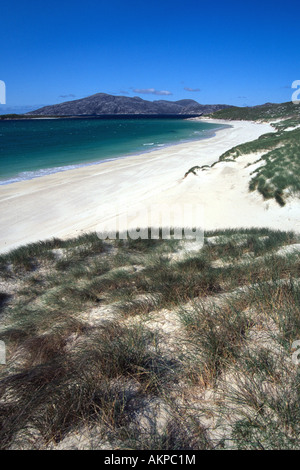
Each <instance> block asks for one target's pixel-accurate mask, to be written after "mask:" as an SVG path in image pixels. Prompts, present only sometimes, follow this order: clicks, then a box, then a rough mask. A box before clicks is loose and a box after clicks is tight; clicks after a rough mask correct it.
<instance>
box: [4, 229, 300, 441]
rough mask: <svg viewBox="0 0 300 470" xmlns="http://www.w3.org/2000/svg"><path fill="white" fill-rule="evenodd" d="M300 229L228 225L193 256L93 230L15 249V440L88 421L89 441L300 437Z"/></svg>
mask: <svg viewBox="0 0 300 470" xmlns="http://www.w3.org/2000/svg"><path fill="white" fill-rule="evenodd" d="M297 242H299V240H298V238H297V236H296V235H295V234H293V233H291V232H278V231H272V230H268V229H248V230H246V229H244V230H223V231H222V230H220V231H215V232H207V233H206V234H205V243H204V246H203V248H202V249H199V247H197V248H195V251H192V252H189V253H186V254H185V255H184V256H182V255H180V256H179V254H180V253H182V249H184V246H185V241H179V240H174V239H173V240H172V239H171V240H161V239H159V240H137V241H133V240H115V241H112V240H106V241H101V240H99V239H98V237H97V236H96V234H90V235H82V236H81V237H79V238H77V239H72V240H68V241H61V240H57V239H55V240H50V241H46V242H42V243H37V244H31V245H29V246H25V247H21V248H19V249H17V250H13V251H12V252H10V253H8V254H7V255H2V256H1V259H0V261H1V271H0V280H1V283H2V284H1V285H2V287H1V296H0V302H1V303H0V308H1V317H0V318H1V327H0V340H2V341H4V342H5V344H6V347H7V364H6V365H2V366H0V414H1V427H0V445H1V448H2V449H20V448H21V449H22V448H29V449H47V448H60V446H61V448H68V446H69V445H70V442H73V443H75V444H74V445H75V447H76V445H77V444H76V442H77V440H78V436H81V435H82V436H83V435H84V432H85V431H84V430H88V432H89V433H92V434H93V439H92V438H91V437H90V438H86V439H87V440H86V441H85V442H84V444H80V445H83V448H94V447H96V448H105V446H107V445H109V446H110V448H126V449H128V448H130V449H153V450H155V449H161V450H180V449H191V450H197V449H215V448H224V447H225V448H241V449H248V448H251V449H252V448H254V449H260V448H264V449H265V448H267V449H269V448H270V449H273V448H276V447H277V446H278V447H280V448H297V446H298V444H297V437H296V436H297V433H298V432H299V429H298V421H299V417H298V415H299V409H298V401H297V400H298V394H299V373H298V370H297V366H295V365H294V364H293V363H292V362H291V354H292V351H291V345H292V343H293V341H295V340H297V339H300V323H299V303H300V302H299V301H300V292H299V289H300V287H299V271H300V255H299V252H295V253H292V254H287V255H283V254H282V253H281V254H279V253H277V251H278V250H279V249H280V248H282V247H284V246H289V245H292V244H294V243H297ZM5 285H6V286H7V292H6V290H5ZM207 393H208V394H209V395H208V396H211V393H213V397H215V398H214V399H212V398H210V399H206V398H205V396H206V394H207ZM199 397H202V398H201V399H200V398H199ZM95 436H96V437H95ZM67 443H69V444H67ZM78 445H79V444H78Z"/></svg>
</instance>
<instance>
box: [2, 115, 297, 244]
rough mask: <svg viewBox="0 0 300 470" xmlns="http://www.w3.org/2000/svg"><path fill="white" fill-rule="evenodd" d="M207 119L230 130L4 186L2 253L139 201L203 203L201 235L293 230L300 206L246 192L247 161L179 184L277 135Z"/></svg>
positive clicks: (93, 226) (67, 232) (71, 232)
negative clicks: (239, 148)
mask: <svg viewBox="0 0 300 470" xmlns="http://www.w3.org/2000/svg"><path fill="white" fill-rule="evenodd" d="M200 119H201V120H203V121H205V118H200ZM207 121H208V122H209V123H216V124H227V125H228V124H230V126H232V127H230V128H228V127H227V128H224V129H220V130H218V132H216V134H215V135H214V136H213V137H210V138H207V139H202V140H197V141H190V142H185V143H182V144H177V145H172V146H168V147H164V148H162V149H159V150H153V151H151V152H148V153H147V159H145V158H144V154H139V155H134V156H128V157H126V158H120V159H116V160H113V161H109V162H107V161H106V162H103V163H101V165H99V164H96V165H89V166H84V167H80V168H76V169H72V170H66V171H63V172H59V173H54V174H51V175H47V176H42V177H39V178H35V179H32V180H26V181H21V182H18V183H11V184H9V185H3V186H1V187H0V217H1V234H0V252H6V251H8V250H10V249H12V248H16V247H18V246H20V245H23V244H27V243H30V242H35V241H38V240H44V239H49V238H52V237H59V238H69V237H73V236H78V235H80V234H81V233H83V232H88V231H94V230H97V226H98V225H99V223H100V222H101V221H102V220H103V214H104V212H103V211H104V207H106V208H107V207H109V208H110V211H109V215H108V216H107V217H108V219H109V220H111V221H113V220H114V218H115V217H116V215H118V212H117V211H118V210H120V205H117V204H116V201H119V202H121V204H122V203H124V201H126V204H127V205H128V206H129V207H131V208H133V209H134V206H136V205H137V203H143V204H144V205H145V206H147V205H150V204H164V203H168V204H176V203H178V202H179V201H180V203H184V202H189V203H191V202H193V204H201V205H202V206H203V207H204V212H205V216H204V217H205V219H204V220H205V226H204V229H206V230H211V229H217V228H226V227H228V228H229V227H230V228H231V227H232V228H233V227H243V226H244V227H252V226H258V227H259V226H260V227H270V228H277V229H280V228H281V229H284V230H287V229H290V230H295V224H296V223H297V219H298V218H297V214H299V205H298V206H297V207H295V204H296V203H295V204H294V205H293V203H288V204H287V205H286V206H285V207H284V208H281V207H279V206H278V204H277V203H276V202H273V201H268V202H264V201H263V199H262V197H261V196H260V195H259V194H258V193H256V192H255V193H249V192H248V185H247V181H248V179H249V172H250V171H251V170H249V168H248V167H247V164H248V163H251V162H250V160H249V158H250V157H249V158H248V157H241V159H237V160H238V161H237V162H233V163H231V162H222V163H220V164H218V165H216V166H215V167H214V168H213V169H211V170H210V171H208V172H202V173H201V175H200V176H197V177H195V176H194V175H189V176H188V177H187V178H185V179H184V178H183V177H184V174H185V173H186V171H187V170H189V169H190V168H191V167H193V166H195V165H210V164H212V163H214V162H216V161H217V160H218V158H219V156H220V155H221V154H222V153H223V152H225V151H226V150H228V149H230V148H232V147H234V146H236V145H238V144H241V143H243V142H247V141H250V140H254V139H257V138H258V137H259V136H260V135H262V134H265V133H267V132H272V131H273V130H274V129H273V128H272V127H271V126H270V124H262V123H255V122H249V121H230V123H228V122H227V121H221V120H212V119H208V120H207ZM254 157H255V159H256V160H257V158H259V157H258V156H257V155H255V156H252V159H253V158H254ZM253 161H254V160H253ZM299 231H300V228H299Z"/></svg>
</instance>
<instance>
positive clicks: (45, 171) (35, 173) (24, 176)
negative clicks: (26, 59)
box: [0, 118, 230, 187]
mask: <svg viewBox="0 0 300 470" xmlns="http://www.w3.org/2000/svg"><path fill="white" fill-rule="evenodd" d="M38 119H40V118H38ZM42 119H46V118H42ZM53 119H60V118H53ZM187 120H196V121H197V120H199V119H197V118H191V119H187ZM210 124H212V123H210ZM228 127H230V125H228V124H227V125H226V124H223V127H217V128H213V129H210V130H204V131H203V132H204V135H203V136H202V137H200V138H199V137H195V138H193V139H192V138H190V139H182V140H179V141H177V142H169V143H165V144H153V145H154V146H153V147H152V145H151V146H150V145H149V144H143V145H144V146H145V149H143V150H139V151H133V152H130V153H124V154H119V155H116V156H111V157H109V158H104V159H100V160H94V161H82V162H78V163H69V164H66V165H62V166H57V167H47V168H41V169H38V170H27V171H24V172H22V173H19V174H16V175H15V176H8V177H7V179H3V180H1V179H0V187H1V186H6V185H8V184H13V183H19V182H22V181H29V180H33V179H36V178H41V177H43V176H48V175H52V174H55V173H62V172H64V171H69V170H75V169H78V168H84V167H86V166H91V165H101V164H103V163H106V162H113V161H115V160H120V159H123V158H128V157H135V156H139V155H144V154H148V153H150V152H154V151H156V150H162V149H165V148H168V147H174V146H176V145H180V144H186V143H189V142H196V141H199V140H204V139H210V138H212V137H213V136H214V135H215V133H216V132H218V131H219V130H221V129H222V128H228Z"/></svg>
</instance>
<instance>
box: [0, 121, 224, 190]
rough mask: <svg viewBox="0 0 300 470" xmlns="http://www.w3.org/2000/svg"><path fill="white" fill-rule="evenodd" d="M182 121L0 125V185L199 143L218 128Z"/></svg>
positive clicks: (15, 123)
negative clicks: (194, 141)
mask: <svg viewBox="0 0 300 470" xmlns="http://www.w3.org/2000/svg"><path fill="white" fill-rule="evenodd" d="M222 127H224V126H220V125H217V124H211V123H203V122H199V121H189V120H184V119H169V118H167V119H82V118H79V119H40V120H16V121H0V185H3V184H9V183H13V182H17V181H21V180H26V179H32V178H36V177H39V176H42V175H45V174H51V173H55V172H58V171H64V170H68V169H72V168H77V167H80V166H85V165H89V164H94V163H101V162H103V161H105V160H112V159H115V158H120V157H125V156H127V155H133V154H141V153H144V154H145V158H147V152H149V151H151V150H155V149H158V148H161V147H164V146H167V145H174V144H176V143H182V142H185V141H191V140H199V139H202V138H208V137H210V136H212V135H214V132H215V131H216V130H217V129H219V128H222Z"/></svg>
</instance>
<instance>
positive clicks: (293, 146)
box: [219, 122, 300, 206]
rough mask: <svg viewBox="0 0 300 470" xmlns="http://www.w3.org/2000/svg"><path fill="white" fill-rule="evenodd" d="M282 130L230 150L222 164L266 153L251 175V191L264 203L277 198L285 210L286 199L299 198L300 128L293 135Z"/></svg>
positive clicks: (225, 154)
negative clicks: (243, 156) (242, 157)
mask: <svg viewBox="0 0 300 470" xmlns="http://www.w3.org/2000/svg"><path fill="white" fill-rule="evenodd" d="M298 123H299V122H298ZM279 128H280V130H279V131H278V132H276V133H271V134H264V135H262V136H261V137H260V138H259V139H257V140H255V141H253V142H247V143H245V144H242V145H239V146H237V147H234V148H233V149H230V150H228V151H227V152H225V153H224V154H223V155H221V156H220V158H219V161H227V160H228V159H230V161H232V160H233V159H235V158H238V157H240V156H242V155H247V154H250V153H258V152H263V154H262V156H261V157H260V159H259V160H257V162H256V163H258V162H259V161H260V162H261V163H262V164H261V165H260V166H259V167H258V168H256V169H255V170H254V171H253V172H252V178H251V180H250V182H249V189H250V191H254V190H256V189H257V190H258V191H259V192H260V193H261V194H262V196H263V197H264V199H271V198H275V200H276V201H277V202H278V203H279V204H280V205H282V206H283V205H285V199H286V197H288V196H289V195H296V196H298V197H299V194H300V128H299V129H295V130H291V131H284V130H281V126H279Z"/></svg>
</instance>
